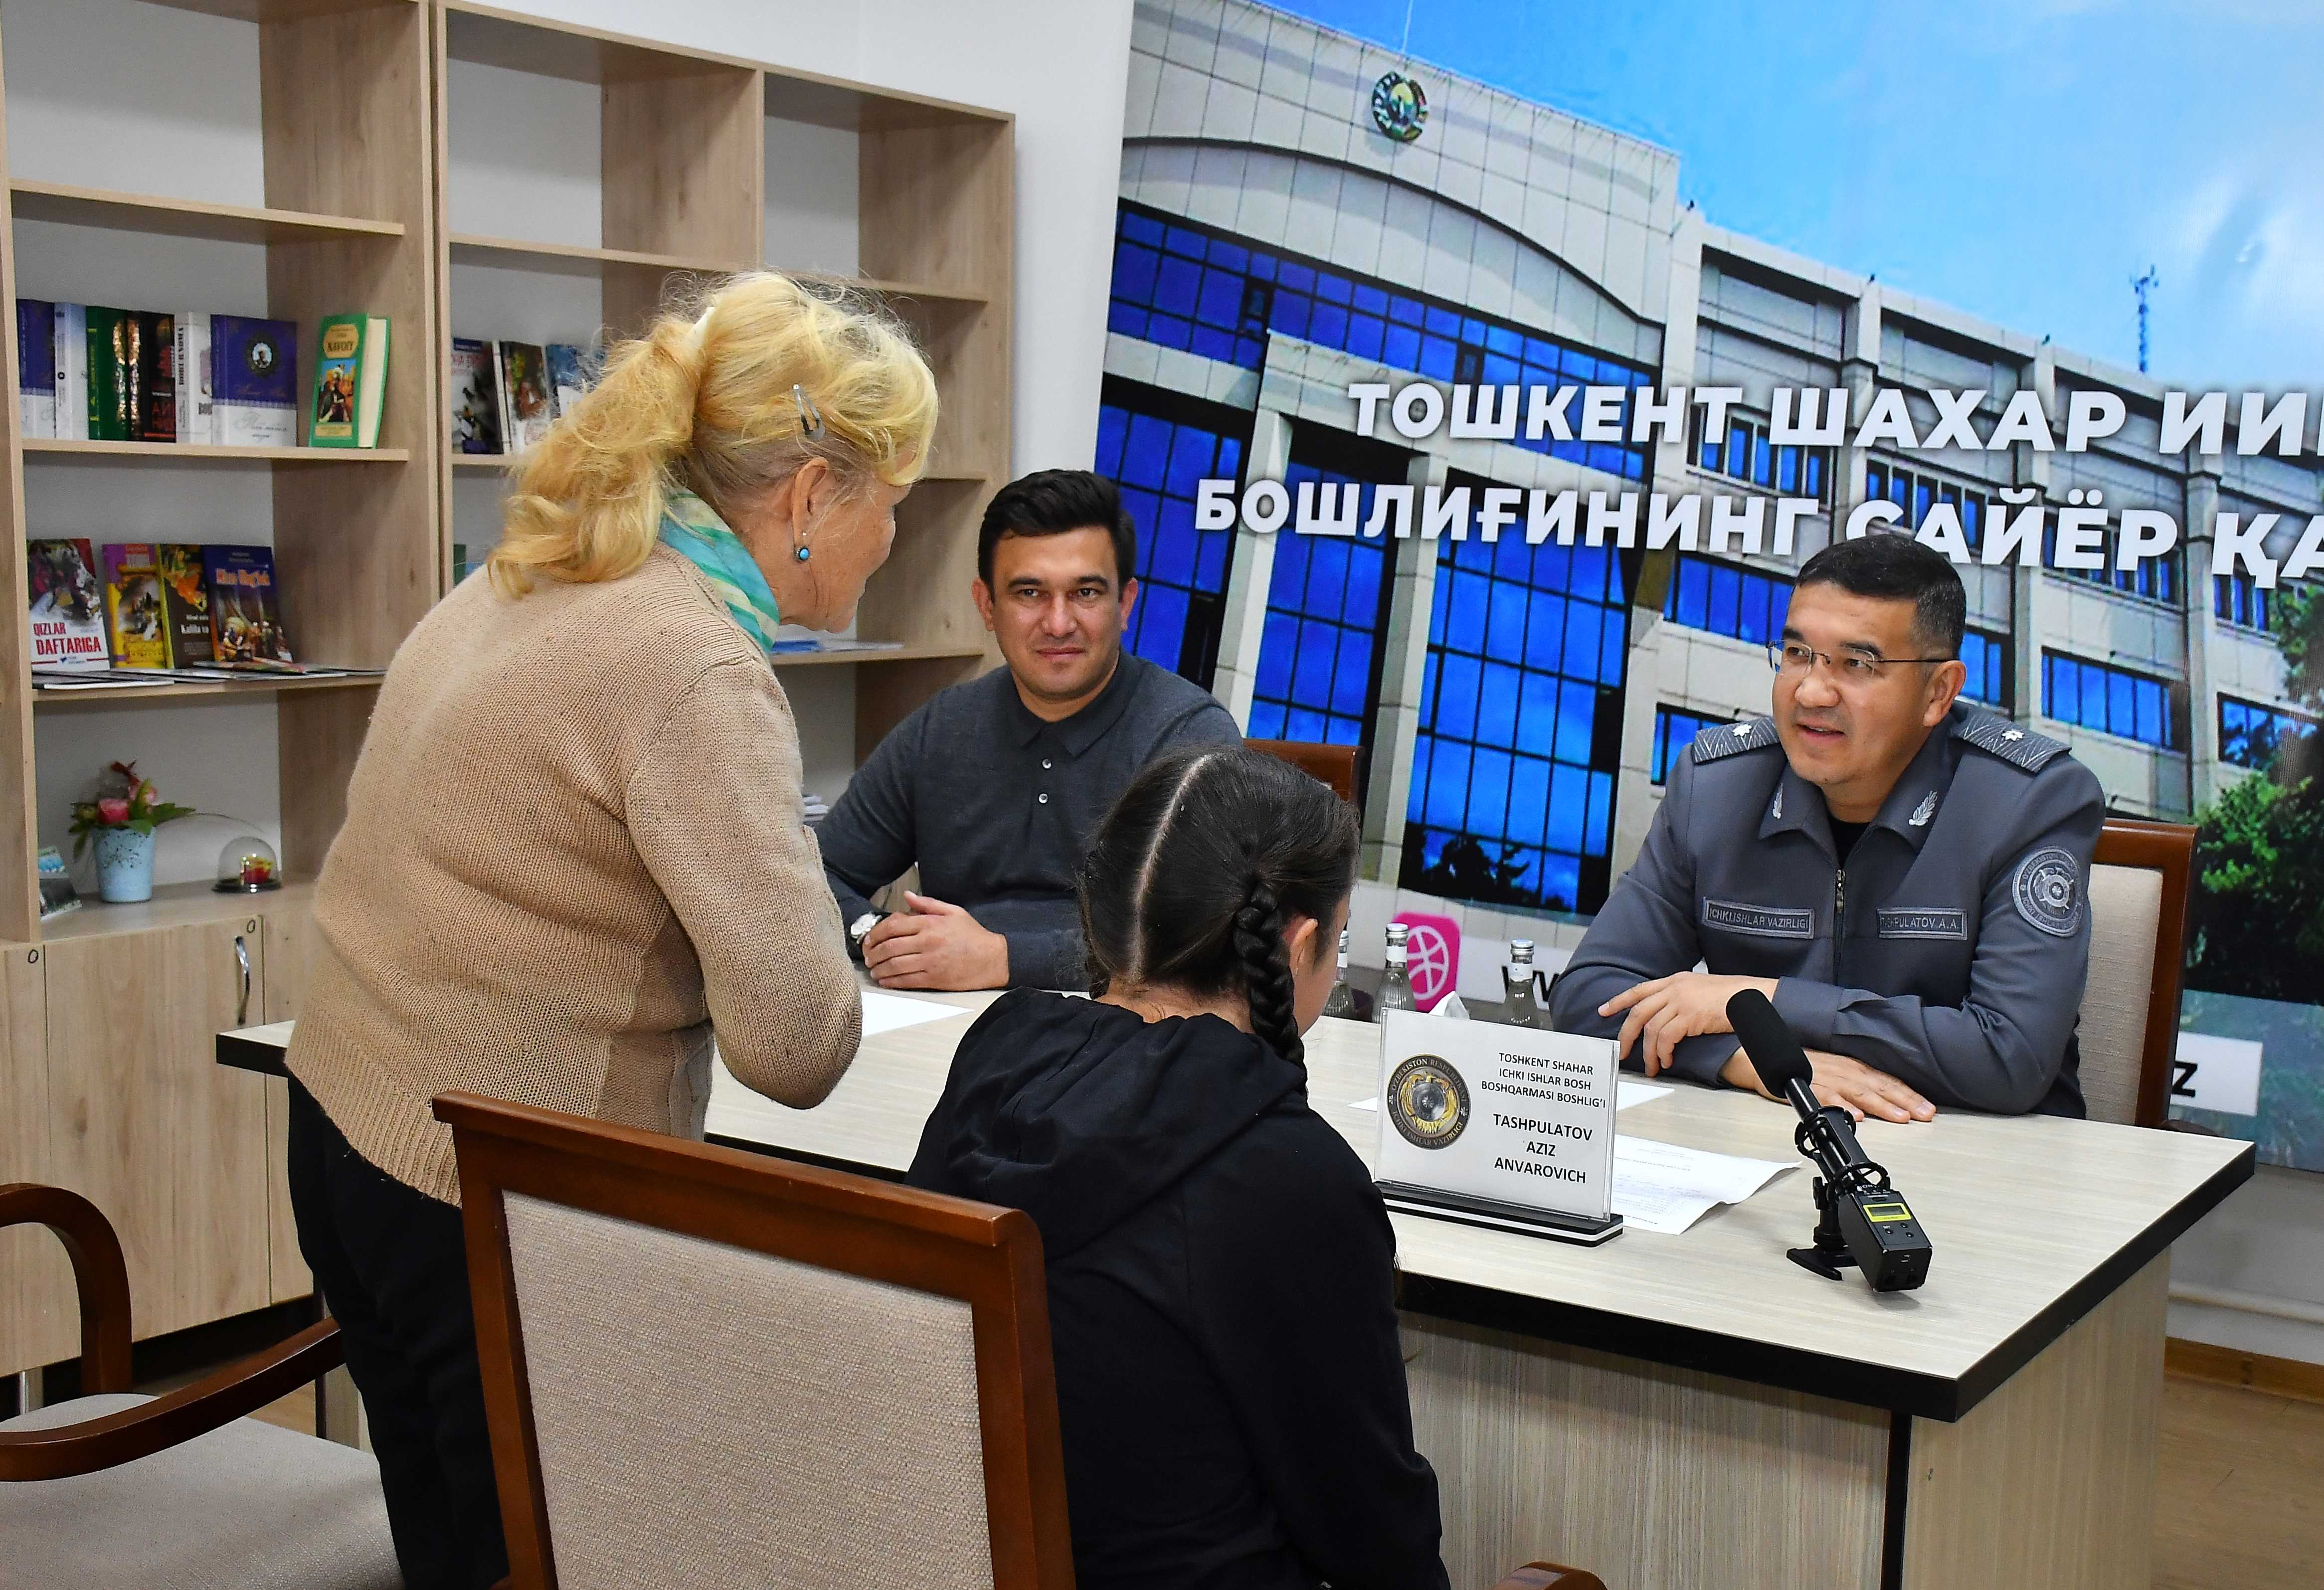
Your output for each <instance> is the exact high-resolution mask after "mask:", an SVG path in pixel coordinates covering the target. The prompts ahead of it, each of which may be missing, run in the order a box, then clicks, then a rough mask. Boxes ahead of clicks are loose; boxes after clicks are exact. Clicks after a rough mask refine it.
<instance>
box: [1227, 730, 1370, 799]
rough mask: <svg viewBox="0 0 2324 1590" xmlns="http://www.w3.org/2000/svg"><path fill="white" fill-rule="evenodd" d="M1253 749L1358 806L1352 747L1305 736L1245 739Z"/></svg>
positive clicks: (1354, 755)
mask: <svg viewBox="0 0 2324 1590" xmlns="http://www.w3.org/2000/svg"><path fill="white" fill-rule="evenodd" d="M1243 744H1245V745H1247V746H1249V747H1250V749H1251V750H1253V751H1263V752H1265V753H1267V754H1268V755H1269V756H1272V757H1274V758H1276V759H1277V761H1279V762H1287V763H1290V764H1291V765H1292V766H1294V767H1296V768H1297V769H1298V770H1299V771H1300V772H1304V773H1306V774H1308V775H1309V776H1310V777H1312V778H1315V779H1319V780H1321V781H1323V783H1325V784H1327V785H1329V786H1331V790H1332V793H1333V794H1334V795H1337V796H1338V797H1339V798H1340V799H1341V800H1344V801H1346V802H1347V803H1348V804H1349V805H1351V806H1353V807H1356V808H1358V809H1361V808H1362V806H1363V801H1362V800H1360V799H1358V797H1357V793H1356V747H1355V746H1353V745H1323V744H1314V743H1313V742H1310V741H1306V740H1245V741H1244V742H1243Z"/></svg>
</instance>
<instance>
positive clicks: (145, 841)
mask: <svg viewBox="0 0 2324 1590" xmlns="http://www.w3.org/2000/svg"><path fill="white" fill-rule="evenodd" d="M97 895H98V897H99V898H100V899H104V900H111V901H134V900H151V899H152V898H153V836H152V835H151V834H141V833H139V832H138V831H137V830H136V829H134V828H100V829H98V830H97Z"/></svg>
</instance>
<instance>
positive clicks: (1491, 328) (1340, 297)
mask: <svg viewBox="0 0 2324 1590" xmlns="http://www.w3.org/2000/svg"><path fill="white" fill-rule="evenodd" d="M1106 325H1107V328H1108V329H1110V330H1112V331H1116V332H1119V333H1120V334H1121V335H1122V336H1124V337H1137V338H1139V340H1141V341H1145V342H1153V343H1159V344H1160V345H1161V346H1163V347H1174V348H1177V349H1179V350H1181V351H1183V352H1188V353H1194V354H1199V355H1201V356H1203V357H1204V358H1206V359H1216V360H1219V361H1220V362H1221V363H1223V364H1230V365H1241V366H1242V367H1243V368H1244V369H1246V370H1256V369H1259V367H1260V366H1261V365H1264V364H1265V363H1266V361H1267V337H1268V333H1269V332H1270V331H1271V332H1274V333H1276V334H1277V335H1279V336H1283V337H1298V338H1300V339H1301V340H1303V341H1305V342H1313V343H1318V344H1321V345H1322V346H1323V347H1330V348H1337V349H1339V350H1341V351H1342V352H1343V353H1348V354H1351V355H1353V356H1356V357H1357V358H1360V359H1364V360H1375V359H1376V360H1378V361H1379V362H1380V363H1382V364H1385V365H1388V366H1390V367H1391V368H1393V369H1398V370H1410V371H1415V372H1417V373H1418V374H1423V375H1427V376H1430V377H1433V378H1434V379H1435V380H1438V381H1457V382H1471V383H1473V382H1489V383H1492V384H1507V385H1516V386H1519V387H1526V386H1550V387H1555V386H1560V385H1566V386H1618V387H1621V388H1622V389H1624V390H1625V391H1626V392H1627V391H1630V390H1633V389H1635V388H1637V387H1641V386H1651V385H1653V384H1654V379H1655V378H1654V373H1653V372H1652V371H1651V370H1649V369H1647V368H1646V366H1645V365H1637V364H1633V363H1631V362H1629V361H1628V360H1624V359H1616V358H1610V357H1608V356H1605V355H1602V354H1591V353H1586V352H1584V351H1582V349H1580V348H1577V347H1570V346H1568V345H1567V344H1565V343H1563V342H1560V341H1558V340H1556V339H1554V338H1551V337H1542V336H1540V335H1538V334H1536V333H1532V332H1528V331H1526V330H1525V329H1523V328H1520V327H1517V326H1512V325H1510V324H1508V323H1507V322H1505V321H1501V320H1495V319H1487V318H1485V317H1484V316H1481V315H1473V314H1471V313H1469V312H1467V311H1466V310H1461V309H1456V308H1454V307H1452V306H1451V305H1448V304H1443V303H1439V302H1435V301H1433V300H1427V299H1424V298H1422V297H1420V296H1419V295H1417V294H1415V293H1409V292H1406V291H1402V290H1401V289H1399V288H1397V287H1396V286H1395V285H1394V284H1392V283H1388V282H1375V281H1371V280H1369V279H1367V278H1365V277H1362V276H1358V275H1356V274H1354V273H1350V272H1346V271H1340V270H1334V269H1333V268H1332V267H1330V266H1328V265H1323V264H1318V263H1312V262H1307V261H1302V260H1297V259H1295V258H1292V257H1289V256H1287V255H1282V254H1272V253H1269V252H1268V251H1266V250H1263V249H1258V248H1253V247H1251V246H1250V245H1248V244H1244V243H1239V242H1236V241H1235V240H1233V239H1232V238H1231V237H1228V236H1223V235H1222V234H1220V233H1217V232H1213V231H1212V230H1210V229H1209V228H1207V227H1203V226H1193V225H1190V224H1188V223H1186V222H1185V221H1181V220H1176V219H1168V220H1166V219H1165V218H1163V217H1160V216H1157V215H1155V214H1153V213H1151V212H1149V211H1146V210H1142V209H1138V208H1133V207H1131V206H1130V205H1126V204H1125V205H1123V206H1121V207H1120V211H1119V214H1118V217H1117V221H1116V230H1115V236H1114V249H1113V290H1112V296H1111V303H1110V305H1109V307H1108V310H1107V316H1106ZM1520 401H1522V393H1521V394H1520ZM1574 406H1575V407H1577V408H1578V403H1577V404H1576V405H1574ZM1621 412H1622V423H1623V426H1624V429H1625V433H1626V434H1627V432H1628V424H1629V408H1628V400H1627V399H1626V400H1625V402H1624V404H1623V408H1622V411H1621ZM1514 445H1516V446H1517V447H1521V448H1528V449H1530V450H1532V451H1534V452H1537V453H1546V454H1548V455H1550V456H1551V457H1552V458H1565V459H1568V460H1570V461H1572V462H1573V463H1576V464H1584V465H1587V466H1589V467H1591V468H1593V469H1602V470H1604V471H1606V472H1607V473H1608V474H1609V475H1618V476H1622V477H1623V478H1625V479H1628V480H1643V479H1645V478H1646V446H1645V444H1643V443H1639V444H1635V445H1634V444H1631V443H1628V442H1583V441H1578V440H1577V441H1558V440H1556V439H1553V438H1552V437H1550V436H1549V435H1548V434H1547V433H1546V432H1545V433H1544V434H1543V436H1542V437H1541V438H1540V439H1538V440H1532V441H1529V440H1527V439H1526V438H1525V435H1524V431H1523V428H1522V427H1520V429H1519V431H1518V435H1517V439H1516V441H1515V444H1514ZM1786 450H1787V451H1789V452H1792V453H1794V454H1796V453H1798V452H1799V451H1800V449H1798V448H1790V449H1786ZM1810 450H1812V451H1815V452H1818V453H1819V454H1821V452H1823V451H1828V450H1829V449H1810ZM1807 467H1808V468H1809V470H1810V471H1811V472H1812V473H1811V484H1809V485H1808V486H1807V489H1808V490H1810V491H1812V492H1815V493H1816V494H1817V495H1821V492H1822V483H1823V481H1824V479H1825V478H1826V470H1825V466H1824V464H1823V462H1822V460H1821V457H1819V458H1817V459H1815V460H1814V461H1812V463H1810V464H1809V465H1808V466H1807ZM1792 468H1793V470H1794V474H1796V473H1797V472H1798V466H1797V464H1796V463H1794V465H1793V466H1792ZM1760 484H1762V485H1766V484H1768V482H1766V481H1762V482H1761V483H1760ZM1786 489H1790V488H1786Z"/></svg>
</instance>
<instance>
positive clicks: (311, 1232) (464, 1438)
mask: <svg viewBox="0 0 2324 1590" xmlns="http://www.w3.org/2000/svg"><path fill="white" fill-rule="evenodd" d="M290 1125H291V1164H290V1170H291V1212H292V1214H293V1215H295V1216H297V1218H298V1222H299V1248H300V1252H301V1253H304V1254H305V1255H306V1257H307V1265H308V1268H309V1269H310V1270H312V1271H314V1272H315V1285H316V1287H317V1288H318V1290H320V1291H321V1292H322V1294H323V1302H324V1305H325V1306H326V1307H327V1308H329V1309H330V1311H331V1314H332V1316H333V1317H335V1318H337V1320H338V1322H339V1331H340V1336H341V1338H342V1340H343V1341H344V1342H345V1343H346V1354H347V1373H348V1374H349V1375H351V1376H353V1377H354V1380H355V1389H356V1390H357V1391H361V1392H362V1393H363V1401H364V1414H365V1416H366V1417H367V1418H368V1419H369V1420H370V1423H371V1444H372V1450H373V1452H374V1454H376V1455H377V1456H378V1458H379V1478H380V1484H381V1487H382V1488H383V1490H384V1491H385V1492H386V1494H387V1521H388V1528H389V1530H390V1531H391V1532H392V1534H393V1536H394V1537H395V1557H396V1561H397V1562H398V1563H399V1564H400V1565H401V1567H402V1569H403V1583H404V1585H405V1586H406V1590H485V1587H486V1586H489V1585H493V1583H495V1582H496V1581H498V1580H499V1579H500V1578H502V1577H503V1576H504V1575H506V1574H507V1572H508V1548H507V1546H506V1544H505V1543H504V1541H503V1537H502V1534H501V1512H500V1497H499V1493H498V1490H497V1489H496V1488H495V1486H494V1485H493V1450H492V1443H491V1438H490V1436H489V1434H488V1430H487V1427H486V1425H485V1422H484V1384H483V1379H482V1376H481V1373H480V1372H479V1371H478V1369H477V1367H476V1327H475V1315H474V1314H473V1313H472V1312H471V1310H470V1307H469V1302H468V1258H467V1246H466V1243H465V1242H464V1241H463V1239H462V1237H461V1233H460V1211H459V1210H457V1209H456V1208H454V1207H453V1206H451V1205H449V1204H442V1203H438V1202H437V1201H436V1200H435V1199H434V1198H431V1197H428V1196H427V1195H426V1194H424V1193H420V1192H416V1191H414V1190H413V1189H412V1188H408V1187H406V1186H404V1185H403V1183H401V1182H400V1181H398V1180H396V1179H394V1178H393V1177H392V1176H389V1175H387V1174H386V1173H384V1172H383V1171H381V1170H379V1169H375V1168H374V1166H373V1165H372V1164H371V1163H370V1162H369V1161H367V1160H364V1158H363V1157H362V1156H361V1155H359V1154H357V1153H356V1152H355V1150H354V1149H353V1148H351V1147H349V1146H348V1144H347V1140H346V1138H345V1137H344V1136H342V1135H341V1134H340V1132H339V1129H338V1128H337V1126H334V1125H333V1124H331V1118H330V1117H329V1116H328V1115H326V1114H323V1109H322V1106H321V1105H318V1104H317V1103H316V1102H315V1100H314V1098H313V1096H312V1095H309V1093H308V1092H307V1090H306V1089H305V1088H303V1087H301V1086H299V1083H298V1081H297V1080H296V1079H295V1078H294V1079H293V1080H292V1081H291V1122H290Z"/></svg>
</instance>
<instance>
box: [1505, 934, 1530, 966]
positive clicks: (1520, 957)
mask: <svg viewBox="0 0 2324 1590" xmlns="http://www.w3.org/2000/svg"><path fill="white" fill-rule="evenodd" d="M1509 958H1510V959H1511V960H1513V961H1529V960H1531V959H1533V940H1532V939H1530V938H1512V939H1510V940H1509Z"/></svg>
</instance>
